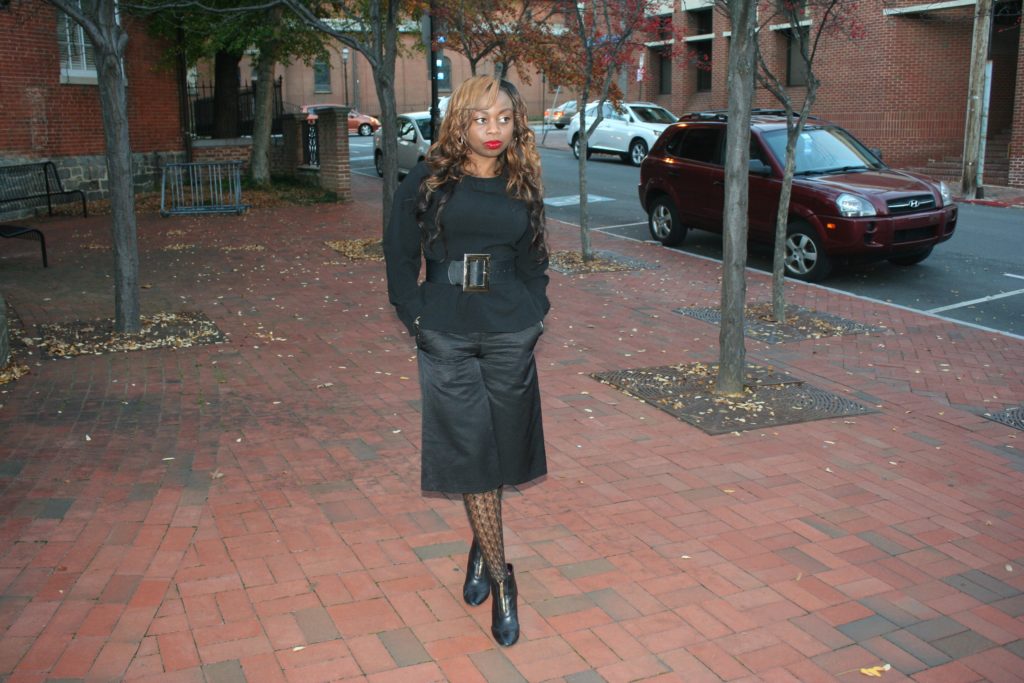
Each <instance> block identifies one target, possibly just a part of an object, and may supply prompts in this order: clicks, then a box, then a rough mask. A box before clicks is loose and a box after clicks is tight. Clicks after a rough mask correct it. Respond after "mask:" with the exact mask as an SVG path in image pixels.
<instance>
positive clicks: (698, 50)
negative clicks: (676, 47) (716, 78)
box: [690, 40, 711, 92]
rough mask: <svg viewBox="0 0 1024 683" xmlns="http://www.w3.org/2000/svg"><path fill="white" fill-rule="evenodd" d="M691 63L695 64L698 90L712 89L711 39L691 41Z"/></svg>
mask: <svg viewBox="0 0 1024 683" xmlns="http://www.w3.org/2000/svg"><path fill="white" fill-rule="evenodd" d="M690 51H691V55H690V63H691V64H692V65H693V67H692V68H693V72H694V73H693V76H694V78H693V80H694V83H695V84H696V90H697V92H709V91H710V90H711V41H710V40H701V41H695V42H692V43H690Z"/></svg>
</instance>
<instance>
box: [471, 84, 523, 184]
mask: <svg viewBox="0 0 1024 683" xmlns="http://www.w3.org/2000/svg"><path fill="white" fill-rule="evenodd" d="M512 131H513V123H512V99H511V98H510V97H509V96H508V93H506V92H505V91H504V90H499V91H498V97H497V98H496V99H495V100H494V104H492V105H491V106H490V108H489V109H474V110H473V111H472V113H471V114H470V121H469V130H468V131H467V132H466V143H467V144H468V145H469V156H470V159H471V160H472V161H473V164H474V165H475V166H476V167H477V169H478V170H481V171H484V170H487V169H491V168H493V166H494V162H495V160H496V159H497V158H498V157H499V156H500V155H501V153H502V152H504V151H505V148H506V147H508V145H509V143H510V142H512Z"/></svg>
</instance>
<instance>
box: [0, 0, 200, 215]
mask: <svg viewBox="0 0 1024 683" xmlns="http://www.w3.org/2000/svg"><path fill="white" fill-rule="evenodd" d="M122 21H123V25H124V26H125V28H126V30H127V31H128V35H129V42H128V48H127V53H126V56H125V69H126V72H127V77H128V88H127V96H128V124H129V131H130V135H131V148H132V153H133V154H132V165H133V169H134V171H135V181H136V188H137V189H155V188H156V187H157V183H158V181H159V174H160V168H161V167H162V165H163V164H164V163H166V162H168V161H181V160H183V158H184V145H183V142H182V137H181V125H180V114H179V107H178V90H177V85H176V82H175V75H174V72H173V71H171V70H167V69H164V68H161V67H158V66H157V64H158V63H159V61H160V60H161V58H162V57H163V54H164V52H165V50H166V48H167V45H165V44H163V43H162V42H160V41H157V40H155V39H153V38H150V37H149V36H148V35H147V33H146V30H145V27H144V26H143V24H142V23H141V22H140V21H139V20H136V19H134V18H132V17H130V16H126V15H122ZM0 35H2V36H4V39H3V41H0V118H2V120H3V121H4V123H5V125H4V126H2V127H0V164H14V163H22V162H26V161H35V160H39V159H48V160H51V161H53V162H54V163H55V164H56V166H57V168H58V170H59V172H60V174H61V178H62V180H63V181H64V183H65V187H67V188H68V189H81V190H84V191H85V192H86V195H87V196H88V197H89V198H90V199H96V198H99V197H102V196H105V195H106V192H107V167H106V160H105V158H104V156H103V155H104V153H105V150H106V147H105V142H104V137H103V120H102V115H101V111H100V101H99V91H98V86H97V85H95V84H88V85H75V84H63V83H61V82H60V80H61V75H60V58H59V52H58V46H57V13H56V10H55V9H54V8H53V6H51V5H50V4H48V3H46V2H42V0H17V1H16V2H12V3H11V4H10V6H9V7H8V8H7V9H5V10H4V11H2V12H0Z"/></svg>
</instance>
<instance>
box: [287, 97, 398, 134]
mask: <svg viewBox="0 0 1024 683" xmlns="http://www.w3.org/2000/svg"><path fill="white" fill-rule="evenodd" d="M344 106H345V105H343V104H307V105H304V106H303V107H302V113H303V114H306V120H307V121H309V122H310V123H312V122H313V121H316V120H317V118H319V117H318V116H317V113H316V112H317V110H318V109H327V108H329V107H344ZM378 128H380V121H379V120H378V119H376V118H375V117H373V116H370V115H368V114H360V113H359V112H358V111H356V110H355V109H349V110H348V132H349V133H359V134H360V135H373V133H374V131H376V130H377V129H378Z"/></svg>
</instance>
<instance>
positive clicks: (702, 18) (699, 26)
mask: <svg viewBox="0 0 1024 683" xmlns="http://www.w3.org/2000/svg"><path fill="white" fill-rule="evenodd" d="M687 14H689V15H690V17H689V19H690V22H689V23H690V27H689V28H690V35H694V36H703V35H707V34H709V33H712V32H713V31H714V29H713V28H712V23H711V22H712V20H713V18H714V15H713V14H712V9H711V8H710V7H709V8H707V9H699V10H690V11H689V12H687Z"/></svg>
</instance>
